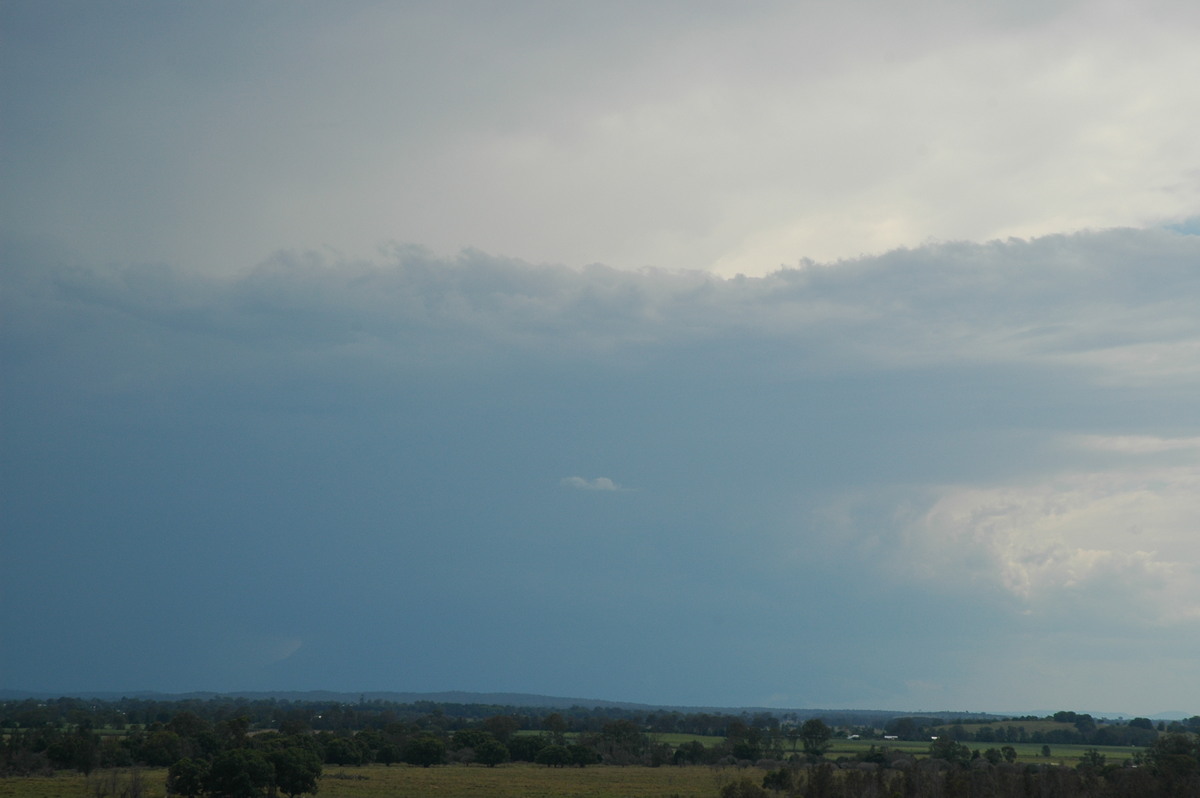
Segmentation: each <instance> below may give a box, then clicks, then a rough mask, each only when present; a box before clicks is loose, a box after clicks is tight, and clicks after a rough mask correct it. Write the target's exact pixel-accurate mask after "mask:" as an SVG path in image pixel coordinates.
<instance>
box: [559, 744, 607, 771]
mask: <svg viewBox="0 0 1200 798" xmlns="http://www.w3.org/2000/svg"><path fill="white" fill-rule="evenodd" d="M567 750H568V751H570V752H571V764H572V765H578V766H579V767H581V768H582V767H587V766H588V765H594V764H596V763H597V762H599V761H600V755H599V754H598V753H596V749H595V748H592V747H591V746H590V745H581V744H580V743H574V744H572V745H568V746H567Z"/></svg>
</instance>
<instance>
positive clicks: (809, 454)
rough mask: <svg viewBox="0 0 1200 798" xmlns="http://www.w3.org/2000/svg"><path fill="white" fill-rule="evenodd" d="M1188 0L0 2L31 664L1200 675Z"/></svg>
mask: <svg viewBox="0 0 1200 798" xmlns="http://www.w3.org/2000/svg"><path fill="white" fill-rule="evenodd" d="M998 6H1000V7H998ZM1197 9H1198V7H1196V6H1195V5H1194V4H1184V3H1170V2H1139V3H1131V2H1129V3H1127V2H1088V3H1061V2H1049V3H1047V2H1038V3H1021V2H1017V3H1006V4H992V3H963V2H955V3H941V2H921V3H911V4H896V3H886V2H875V1H874V0H860V1H858V2H839V3H823V2H800V3H795V2H791V3H770V2H761V3H750V4H730V3H706V2H688V3H683V2H667V1H665V0H664V1H663V2H655V3H641V2H639V3H623V2H605V3H540V2H520V1H518V2H506V3H487V2H458V3H406V2H387V3H374V2H361V1H358V0H346V2H339V3H311V2H287V3H285V2H268V1H266V0H252V1H251V2H237V3H234V2H203V3H201V2H184V3H169V4H168V3H159V2H66V1H63V2H25V1H24V0H19V1H17V0H4V1H3V2H0V364H2V369H0V688H4V689H23V690H34V691H46V692H87V691H103V692H110V691H116V692H120V691H130V692H132V691H140V690H158V691H166V692H183V691H193V690H215V691H233V690H316V689H321V690H344V691H349V692H358V691H376V690H397V691H442V690H470V691H481V692H530V693H539V694H548V695H561V696H572V697H582V698H596V699H607V700H621V701H638V702H645V703H654V704H668V705H680V706H775V707H797V708H799V707H821V708H873V709H895V710H903V711H909V710H912V711H919V710H938V709H956V710H973V711H990V712H1012V713H1024V712H1029V711H1054V710H1058V709H1072V710H1078V711H1095V712H1105V713H1112V714H1118V713H1123V714H1126V715H1153V714H1158V713H1163V712H1183V713H1186V714H1189V715H1190V714H1198V713H1200V687H1197V685H1200V534H1197V533H1198V532H1200V529H1198V528H1197V525H1198V523H1200V521H1198V519H1200V413H1197V411H1196V399H1195V397H1196V396H1197V393H1198V389H1200V313H1198V312H1197V308H1198V307H1200V138H1198V137H1196V136H1195V130H1197V129H1198V128H1200V82H1197V81H1195V80H1194V79H1192V76H1194V75H1196V74H1200V47H1197V46H1196V43H1197V41H1200V10H1197Z"/></svg>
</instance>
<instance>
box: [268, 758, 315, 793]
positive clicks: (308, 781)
mask: <svg viewBox="0 0 1200 798" xmlns="http://www.w3.org/2000/svg"><path fill="white" fill-rule="evenodd" d="M271 764H273V765H274V766H275V786H276V787H277V788H278V789H279V791H280V792H282V793H283V794H284V795H288V796H291V798H296V796H297V795H300V794H301V793H306V792H307V793H312V794H314V795H315V794H316V792H317V779H319V778H321V760H320V758H319V757H318V756H317V755H316V753H314V752H313V751H311V750H309V749H307V748H297V747H293V748H281V749H279V750H276V751H272V752H271Z"/></svg>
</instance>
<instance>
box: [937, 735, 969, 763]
mask: <svg viewBox="0 0 1200 798" xmlns="http://www.w3.org/2000/svg"><path fill="white" fill-rule="evenodd" d="M929 757H930V759H941V760H944V761H946V762H949V763H950V764H952V765H960V766H962V767H966V766H967V765H969V764H971V749H970V748H968V747H967V746H965V745H963V744H962V743H960V742H958V741H957V740H955V739H954V738H952V737H949V736H942V737H938V738H937V739H936V740H934V741H933V742H932V743H931V744H930V746H929Z"/></svg>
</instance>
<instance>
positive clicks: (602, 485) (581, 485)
mask: <svg viewBox="0 0 1200 798" xmlns="http://www.w3.org/2000/svg"><path fill="white" fill-rule="evenodd" d="M558 484H559V485H562V486H563V487H564V488H577V489H579V490H625V489H624V488H622V487H621V486H620V485H618V484H617V483H615V482H613V481H612V480H611V479H609V478H608V477H596V478H595V479H584V478H583V477H563V478H562V479H560V480H559V482H558Z"/></svg>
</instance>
